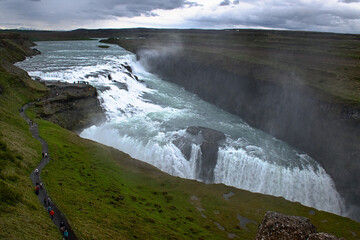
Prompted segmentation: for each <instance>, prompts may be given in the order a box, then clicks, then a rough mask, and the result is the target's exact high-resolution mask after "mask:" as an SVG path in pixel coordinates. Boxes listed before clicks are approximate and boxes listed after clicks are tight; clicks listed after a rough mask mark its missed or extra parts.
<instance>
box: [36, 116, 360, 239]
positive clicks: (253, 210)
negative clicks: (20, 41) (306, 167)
mask: <svg viewBox="0 0 360 240" xmlns="http://www.w3.org/2000/svg"><path fill="white" fill-rule="evenodd" d="M33 115H34V114H33ZM36 121H37V122H38V123H39V126H40V134H41V136H42V137H43V138H44V139H46V141H47V142H48V143H49V147H50V150H49V151H50V153H51V157H52V160H51V162H50V163H49V164H48V165H47V166H46V167H45V171H44V176H43V179H44V182H45V183H46V184H47V187H48V189H49V193H50V195H51V196H52V198H53V200H54V201H55V202H56V204H57V205H58V206H59V207H60V209H61V210H62V211H64V213H65V214H66V215H67V217H68V219H69V220H70V223H71V224H72V226H73V228H74V230H75V231H76V233H77V235H78V236H79V237H80V238H81V239H135V238H138V239H226V238H227V234H228V233H234V234H236V235H237V236H239V238H240V239H253V238H254V237H255V235H256V231H257V224H253V223H249V224H248V225H247V228H248V231H247V230H244V229H242V228H240V225H239V220H238V219H237V215H240V216H242V217H246V218H248V219H250V220H253V221H255V222H256V223H260V221H261V219H262V218H263V216H264V214H265V212H266V211H269V210H271V211H278V212H282V213H285V214H289V215H299V216H305V217H308V218H309V219H310V220H311V221H312V222H313V223H314V224H315V226H316V227H317V228H318V230H319V231H323V232H329V233H332V234H335V235H337V236H339V237H344V238H346V239H351V238H352V237H353V235H352V233H351V232H350V231H352V232H355V233H356V234H358V236H360V224H359V223H356V222H354V221H352V220H350V219H348V218H343V217H340V216H337V215H334V214H330V213H325V212H321V211H317V210H315V212H316V214H315V215H314V216H313V215H311V214H310V213H309V212H310V211H311V210H312V208H308V207H304V206H302V205H301V204H299V203H292V202H289V201H286V200H284V199H283V198H280V197H272V196H267V195H262V194H255V193H250V192H247V191H242V190H239V189H235V188H232V187H228V186H225V185H223V184H204V183H200V182H197V181H192V180H186V179H180V178H178V177H172V176H170V175H168V174H166V173H163V172H161V171H159V170H158V169H156V168H154V167H152V166H150V165H148V164H146V163H143V162H140V161H138V160H135V159H132V158H131V157H129V156H128V155H126V154H124V153H122V152H120V151H117V150H115V149H113V148H110V147H106V146H104V145H101V144H98V143H95V142H92V141H89V140H85V139H82V138H80V137H79V136H77V135H76V134H74V133H72V132H70V131H67V130H64V129H62V128H60V127H59V126H57V125H54V124H52V123H49V122H46V121H43V120H36ZM230 191H232V192H233V193H235V195H234V196H233V197H231V198H230V201H227V200H226V199H225V198H224V197H223V194H225V193H228V192H230ZM194 196H196V198H195V197H194ZM199 209H200V210H201V211H200V210H199ZM204 216H206V218H205V217H204ZM215 222H217V223H219V224H220V225H221V226H223V227H224V228H225V231H222V230H220V229H219V228H218V227H217V225H216V224H215Z"/></svg>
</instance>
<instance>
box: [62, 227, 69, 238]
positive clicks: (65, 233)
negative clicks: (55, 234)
mask: <svg viewBox="0 0 360 240" xmlns="http://www.w3.org/2000/svg"><path fill="white" fill-rule="evenodd" d="M68 237H69V232H68V231H67V230H66V229H65V231H64V238H63V239H68Z"/></svg>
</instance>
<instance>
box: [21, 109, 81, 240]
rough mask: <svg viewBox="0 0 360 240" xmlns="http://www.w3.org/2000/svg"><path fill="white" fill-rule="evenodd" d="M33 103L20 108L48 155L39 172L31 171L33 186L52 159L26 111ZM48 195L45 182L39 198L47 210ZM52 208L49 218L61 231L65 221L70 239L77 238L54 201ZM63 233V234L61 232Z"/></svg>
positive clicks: (43, 150)
mask: <svg viewBox="0 0 360 240" xmlns="http://www.w3.org/2000/svg"><path fill="white" fill-rule="evenodd" d="M30 105H31V103H28V104H25V105H24V106H23V107H22V108H21V109H20V115H21V116H22V117H23V118H24V119H25V121H26V122H27V123H28V124H29V126H30V127H29V130H30V133H31V135H32V136H33V138H35V139H36V140H38V141H40V143H41V145H42V152H43V153H47V157H43V158H42V160H41V161H40V163H39V164H38V165H37V166H36V168H35V169H38V170H39V172H38V173H36V172H35V169H34V170H33V171H32V172H31V174H30V178H31V181H32V183H33V186H35V184H36V183H41V182H42V181H41V170H42V169H43V168H44V167H45V165H46V164H47V163H48V162H49V161H50V160H51V157H50V154H49V148H48V144H47V142H46V141H45V140H44V139H42V138H41V137H40V135H39V128H38V125H37V124H36V123H35V122H33V121H32V120H30V119H29V118H28V117H27V116H26V114H25V111H26V109H27V108H28V107H29V106H30ZM48 197H50V198H51V196H49V195H48V193H47V191H46V185H44V183H43V187H42V189H41V190H40V191H39V195H38V199H39V201H40V203H41V204H42V205H43V206H44V208H45V211H48V210H47V209H48V201H44V199H48ZM50 206H51V209H52V210H53V211H54V212H55V214H54V217H53V218H52V219H51V216H50V214H49V218H50V219H51V220H52V221H53V223H54V224H55V225H56V226H57V228H58V229H59V231H60V223H61V222H63V223H64V224H65V229H66V230H67V231H68V233H69V236H68V238H66V239H68V240H77V238H76V235H75V234H74V232H73V231H72V229H71V226H70V225H69V223H68V221H67V219H66V217H65V215H64V214H63V213H62V212H61V211H60V210H59V209H58V208H57V206H56V205H55V203H54V202H53V201H51V203H50ZM61 235H62V234H61Z"/></svg>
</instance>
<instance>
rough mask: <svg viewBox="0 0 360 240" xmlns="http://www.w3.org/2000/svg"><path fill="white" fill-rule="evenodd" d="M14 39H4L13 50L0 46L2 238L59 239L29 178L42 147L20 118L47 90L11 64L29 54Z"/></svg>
mask: <svg viewBox="0 0 360 240" xmlns="http://www.w3.org/2000/svg"><path fill="white" fill-rule="evenodd" d="M14 38H15V36H13V38H12V39H0V42H1V44H3V42H6V43H7V45H6V46H11V47H10V48H5V49H4V46H3V45H1V46H0V222H1V224H0V238H1V239H58V238H59V237H60V235H59V233H58V232H57V229H56V227H55V226H54V225H53V224H52V222H51V221H50V219H49V217H48V214H47V213H46V211H44V209H43V207H42V206H41V204H40V203H39V201H38V199H37V197H36V195H35V194H34V192H33V186H32V183H31V180H30V177H29V176H30V172H31V171H32V170H33V168H34V167H35V166H36V164H37V163H38V162H39V161H40V160H41V145H40V143H39V142H36V141H35V140H34V139H33V138H32V137H31V135H30V132H29V130H28V129H29V126H28V125H27V123H26V122H25V121H24V120H23V119H22V118H21V117H20V115H19V109H20V108H21V106H22V105H24V104H25V103H27V102H30V101H34V100H35V99H37V98H39V97H41V96H42V95H43V94H44V92H46V89H45V87H44V86H43V85H41V84H38V83H35V82H34V81H32V80H31V79H30V78H29V77H28V76H27V74H26V72H24V71H22V70H20V69H17V68H16V67H14V66H12V65H11V64H10V63H9V62H8V61H9V60H11V61H15V60H20V59H23V58H25V54H26V51H28V49H27V48H26V47H27V46H26V45H24V44H18V42H22V41H24V40H23V39H22V38H21V37H20V36H17V38H15V41H13V40H14ZM14 49H15V50H14Z"/></svg>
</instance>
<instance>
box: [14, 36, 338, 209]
mask: <svg viewBox="0 0 360 240" xmlns="http://www.w3.org/2000/svg"><path fill="white" fill-rule="evenodd" d="M97 45H98V43H97V42H96V41H78V42H41V43H39V45H38V46H37V48H38V49H39V50H41V51H42V53H43V54H42V55H39V56H36V57H33V58H31V59H27V60H26V61H24V62H21V63H19V64H18V66H20V67H22V68H24V69H25V70H27V71H28V72H29V74H30V76H32V77H40V78H42V79H43V80H56V81H58V80H61V81H67V82H74V81H75V82H76V81H88V82H89V83H90V84H92V85H94V86H95V87H97V88H98V92H99V99H100V102H101V104H102V107H103V108H104V109H105V110H106V115H107V121H106V122H105V123H103V124H102V125H100V126H92V127H90V128H88V129H85V130H84V131H83V132H82V133H81V134H80V136H82V137H85V138H89V139H92V140H95V141H98V142H101V143H103V144H106V145H109V146H112V147H115V148H117V149H120V150H121V151H124V152H126V153H128V154H130V155H131V156H132V157H134V158H137V159H140V160H142V161H145V162H148V163H150V164H152V165H154V166H156V167H158V168H159V169H160V170H162V171H165V172H167V173H169V174H172V175H174V176H180V177H183V178H189V179H198V172H197V169H196V165H197V164H196V163H197V161H199V159H200V157H201V155H202V152H201V148H200V145H199V143H196V141H195V142H193V143H192V145H191V153H190V158H189V159H186V158H185V157H184V155H183V153H182V152H181V151H180V149H179V148H178V147H177V146H176V145H175V144H174V139H176V138H178V137H179V136H180V137H182V136H187V133H186V130H185V129H186V128H187V127H189V126H202V127H207V128H212V129H215V130H218V131H221V132H223V133H225V135H226V142H225V143H224V144H223V145H221V146H220V148H219V151H218V159H217V164H216V167H215V169H214V179H215V182H217V183H224V184H227V185H231V186H235V187H238V188H241V189H246V190H249V191H253V192H260V193H265V194H271V195H275V196H283V197H284V198H286V199H288V200H291V201H298V202H301V203H302V204H304V205H307V206H312V207H315V208H317V209H320V210H325V211H329V212H333V213H336V214H342V209H343V206H342V199H341V197H340V196H339V194H338V193H337V191H336V189H335V187H334V183H333V181H332V179H331V178H330V177H329V175H328V174H326V172H325V171H324V169H323V168H322V167H321V166H320V165H319V164H318V163H317V162H316V161H315V160H313V159H312V158H310V157H309V156H307V155H306V154H305V153H301V152H299V151H298V150H296V149H293V148H291V147H290V146H288V145H287V144H286V143H284V142H282V141H279V140H277V139H275V138H273V137H272V136H269V135H268V134H266V133H264V132H262V131H260V130H257V129H253V128H251V127H250V126H249V125H247V124H246V123H245V122H243V121H242V120H241V119H239V118H238V117H236V116H233V115H231V114H229V113H226V112H224V111H222V110H221V109H219V108H217V107H215V106H213V105H211V104H208V103H206V102H204V101H202V100H200V99H199V98H198V97H197V96H195V95H193V94H190V93H188V92H186V91H185V90H184V89H182V88H181V87H179V86H177V85H174V84H171V83H168V82H166V81H163V80H161V79H159V78H157V77H156V76H154V75H152V74H150V73H148V72H146V71H145V70H144V69H143V68H142V66H141V64H139V63H137V62H136V60H135V56H134V55H132V54H131V53H129V52H126V51H125V50H123V49H122V48H120V47H117V46H111V47H110V48H109V49H100V48H98V47H97ZM128 66H130V67H131V69H130V68H129V67H128ZM135 75H136V76H137V77H139V79H140V81H139V80H137V79H136V77H135Z"/></svg>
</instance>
